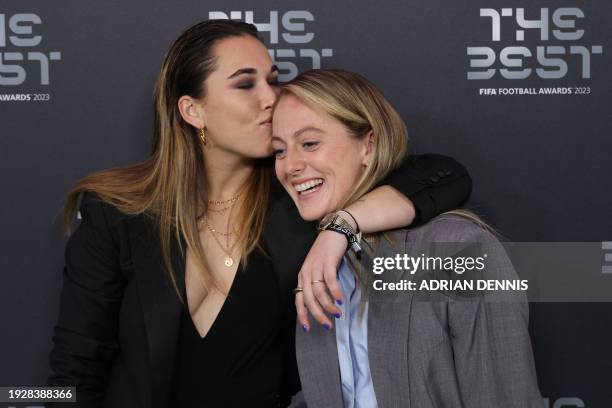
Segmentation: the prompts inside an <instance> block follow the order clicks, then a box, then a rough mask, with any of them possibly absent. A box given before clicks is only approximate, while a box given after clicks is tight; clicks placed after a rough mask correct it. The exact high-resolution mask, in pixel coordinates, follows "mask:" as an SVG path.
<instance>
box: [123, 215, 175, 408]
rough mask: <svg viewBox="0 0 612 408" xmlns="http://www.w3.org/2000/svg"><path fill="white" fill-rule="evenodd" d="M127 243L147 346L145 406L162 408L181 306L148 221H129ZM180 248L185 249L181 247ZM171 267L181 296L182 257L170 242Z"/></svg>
mask: <svg viewBox="0 0 612 408" xmlns="http://www.w3.org/2000/svg"><path fill="white" fill-rule="evenodd" d="M129 230H130V243H131V246H132V259H133V261H134V267H135V279H136V280H137V284H138V289H139V295H140V300H141V303H142V311H143V316H144V322H145V329H146V334H147V340H148V344H149V364H150V366H149V382H150V387H151V392H150V398H151V401H147V402H148V403H147V404H146V405H145V406H151V407H160V408H161V407H165V406H166V405H167V401H168V398H169V395H170V394H169V393H170V387H171V384H172V375H173V368H174V359H175V355H176V344H177V341H178V332H179V325H180V315H181V310H182V304H181V302H180V300H179V298H178V296H177V293H176V291H175V289H174V287H173V285H172V283H171V281H170V278H169V276H168V273H167V272H166V270H165V267H164V262H163V258H162V254H161V247H160V244H159V239H157V237H158V232H157V229H156V228H155V226H154V224H153V222H152V220H151V219H149V218H147V217H146V216H138V217H134V218H132V219H130V228H129ZM183 248H185V246H184V245H183ZM171 257H172V264H173V268H174V272H175V274H176V277H177V286H178V287H179V288H180V290H181V296H182V297H183V299H184V298H185V293H184V287H185V284H184V269H185V260H184V256H182V255H181V254H180V251H179V248H178V243H177V242H176V240H173V242H172V249H171Z"/></svg>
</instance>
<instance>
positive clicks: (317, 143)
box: [302, 142, 319, 150]
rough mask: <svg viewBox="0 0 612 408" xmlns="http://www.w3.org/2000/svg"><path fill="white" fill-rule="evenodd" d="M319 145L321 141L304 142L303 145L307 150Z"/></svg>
mask: <svg viewBox="0 0 612 408" xmlns="http://www.w3.org/2000/svg"><path fill="white" fill-rule="evenodd" d="M318 145H319V142H304V143H302V147H303V148H304V149H305V150H314V149H315V148H316V147H317V146H318Z"/></svg>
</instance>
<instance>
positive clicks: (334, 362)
mask: <svg viewBox="0 0 612 408" xmlns="http://www.w3.org/2000/svg"><path fill="white" fill-rule="evenodd" d="M297 330H298V331H297V333H296V353H297V359H298V367H299V371H300V378H301V379H302V391H303V393H304V397H305V399H306V403H307V404H308V406H309V407H322V408H342V407H343V404H342V390H341V389H340V386H341V383H340V365H339V363H338V349H337V347H336V330H335V327H334V328H332V330H330V331H327V330H325V329H323V327H322V326H321V325H318V324H313V325H312V328H311V329H310V331H309V332H308V333H304V332H302V328H301V327H300V328H298V329H297Z"/></svg>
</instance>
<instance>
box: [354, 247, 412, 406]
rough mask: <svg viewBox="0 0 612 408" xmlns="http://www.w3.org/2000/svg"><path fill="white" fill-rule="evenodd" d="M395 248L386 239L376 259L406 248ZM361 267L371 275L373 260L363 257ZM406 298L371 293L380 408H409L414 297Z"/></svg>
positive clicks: (393, 276)
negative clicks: (411, 316)
mask: <svg viewBox="0 0 612 408" xmlns="http://www.w3.org/2000/svg"><path fill="white" fill-rule="evenodd" d="M398 244H399V245H398ZM396 246H397V249H396V248H393V247H392V246H391V245H390V244H389V243H388V242H386V239H385V238H382V237H381V242H380V246H379V247H378V248H377V249H378V250H377V251H376V256H395V254H396V253H398V249H399V250H401V248H402V247H404V246H405V244H404V243H397V244H396ZM404 249H405V248H404ZM400 253H401V252H400ZM361 265H362V268H364V269H363V270H364V272H365V273H367V274H371V273H372V260H371V258H370V257H369V256H367V254H364V255H362V258H361ZM398 276H399V275H398V273H397V272H395V271H387V272H385V273H384V274H382V275H377V276H376V278H375V279H382V280H384V281H399V280H400V279H402V277H401V276H400V277H399V278H398ZM385 278H386V279H385ZM407 296H408V295H407V294H406V293H401V294H393V293H389V292H387V291H380V292H376V291H374V290H370V296H369V299H368V356H369V362H370V373H371V375H372V383H373V384H374V392H375V394H376V401H377V402H378V407H379V408H387V407H403V408H410V389H409V382H408V380H409V377H408V375H409V373H408V364H407V361H408V332H409V330H410V313H411V309H412V297H410V298H409V297H407Z"/></svg>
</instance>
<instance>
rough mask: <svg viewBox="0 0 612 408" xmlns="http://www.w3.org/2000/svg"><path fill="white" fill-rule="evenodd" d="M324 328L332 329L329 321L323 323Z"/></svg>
mask: <svg viewBox="0 0 612 408" xmlns="http://www.w3.org/2000/svg"><path fill="white" fill-rule="evenodd" d="M323 328H324V329H325V330H327V331H329V330H331V326H330V325H329V324H327V323H325V324H324V325H323Z"/></svg>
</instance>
